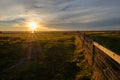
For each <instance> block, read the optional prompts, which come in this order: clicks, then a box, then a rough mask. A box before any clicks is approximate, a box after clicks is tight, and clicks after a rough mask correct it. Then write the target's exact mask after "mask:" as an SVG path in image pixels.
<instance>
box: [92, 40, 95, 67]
mask: <svg viewBox="0 0 120 80" xmlns="http://www.w3.org/2000/svg"><path fill="white" fill-rule="evenodd" d="M93 42H94V39H93V40H92V66H93V64H94V57H95V46H94V44H93Z"/></svg>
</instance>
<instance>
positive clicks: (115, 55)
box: [93, 42, 120, 64]
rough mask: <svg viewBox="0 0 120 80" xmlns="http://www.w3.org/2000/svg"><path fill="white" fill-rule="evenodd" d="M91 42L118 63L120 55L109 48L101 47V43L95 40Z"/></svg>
mask: <svg viewBox="0 0 120 80" xmlns="http://www.w3.org/2000/svg"><path fill="white" fill-rule="evenodd" d="M93 44H94V45H95V46H96V47H97V48H99V49H100V50H102V51H103V52H104V53H105V54H107V55H108V56H109V57H111V58H112V59H113V60H115V61H116V62H118V63H119V64H120V56H119V55H117V54H116V53H114V52H112V51H111V50H109V49H107V48H105V47H103V46H102V45H100V44H99V43H97V42H93Z"/></svg>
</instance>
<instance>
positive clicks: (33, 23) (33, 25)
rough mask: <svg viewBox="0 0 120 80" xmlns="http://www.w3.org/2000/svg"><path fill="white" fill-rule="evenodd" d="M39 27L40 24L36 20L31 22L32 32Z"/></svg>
mask: <svg viewBox="0 0 120 80" xmlns="http://www.w3.org/2000/svg"><path fill="white" fill-rule="evenodd" d="M37 27H38V25H37V24H36V23H35V22H30V23H29V28H30V29H31V30H32V32H34V31H35V29H36V28H37Z"/></svg>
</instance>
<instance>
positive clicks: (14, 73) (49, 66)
mask: <svg viewBox="0 0 120 80" xmlns="http://www.w3.org/2000/svg"><path fill="white" fill-rule="evenodd" d="M30 36H32V37H30ZM31 40H32V48H33V52H34V50H36V51H38V52H37V53H32V54H31V59H30V60H28V61H27V60H24V62H23V63H21V64H19V65H17V66H15V67H14V68H12V69H9V70H7V71H5V72H0V80H85V79H86V80H90V78H91V72H90V71H89V70H88V69H87V64H86V62H85V61H84V56H83V54H80V53H81V48H80V43H79V41H78V39H77V38H76V37H75V33H72V32H67V33H66V32H46V33H45V32H44V33H35V34H30V33H24V34H20V33H16V34H0V42H1V44H0V70H1V71H4V70H6V69H8V68H9V67H11V66H12V65H14V64H17V63H19V62H20V61H21V60H22V59H24V58H27V56H28V55H30V54H29V53H28V52H27V46H30V45H29V42H30V41H31ZM76 43H77V44H76Z"/></svg>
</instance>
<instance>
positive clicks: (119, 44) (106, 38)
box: [88, 32, 120, 54]
mask: <svg viewBox="0 0 120 80" xmlns="http://www.w3.org/2000/svg"><path fill="white" fill-rule="evenodd" d="M88 34H89V36H90V37H91V38H92V39H94V41H96V42H98V43H100V44H101V45H103V46H105V47H106V48H108V49H110V50H111V51H113V52H115V53H117V54H120V32H102V33H100V32H99V33H88Z"/></svg>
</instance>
